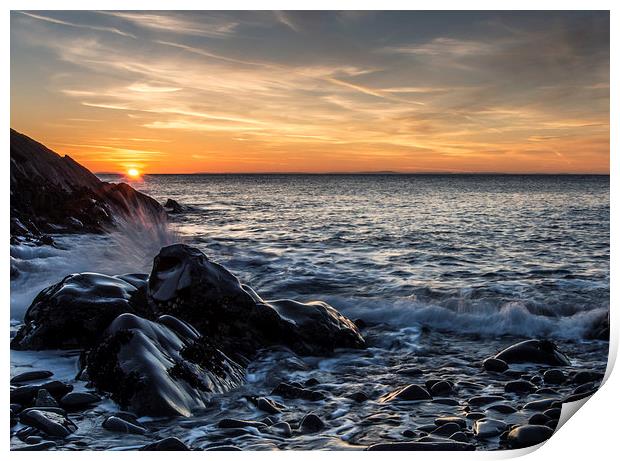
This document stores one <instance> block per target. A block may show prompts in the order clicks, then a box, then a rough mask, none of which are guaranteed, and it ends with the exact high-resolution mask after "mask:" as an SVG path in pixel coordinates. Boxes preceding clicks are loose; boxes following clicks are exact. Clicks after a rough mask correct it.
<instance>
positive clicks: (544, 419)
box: [527, 413, 549, 425]
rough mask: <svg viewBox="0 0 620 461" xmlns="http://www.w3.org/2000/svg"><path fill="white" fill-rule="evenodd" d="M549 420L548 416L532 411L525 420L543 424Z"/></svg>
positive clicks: (530, 422)
mask: <svg viewBox="0 0 620 461" xmlns="http://www.w3.org/2000/svg"><path fill="white" fill-rule="evenodd" d="M547 421H549V417H548V416H546V415H544V414H542V413H534V414H533V415H532V416H530V419H529V420H528V421H527V422H528V423H529V424H537V425H538V424H545V423H547Z"/></svg>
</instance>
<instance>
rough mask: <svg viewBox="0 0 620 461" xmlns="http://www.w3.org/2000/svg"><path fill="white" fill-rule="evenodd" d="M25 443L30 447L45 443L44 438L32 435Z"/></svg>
mask: <svg viewBox="0 0 620 461" xmlns="http://www.w3.org/2000/svg"><path fill="white" fill-rule="evenodd" d="M24 442H26V443H27V444H28V445H34V444H35V443H41V442H43V437H41V436H40V435H31V436H28V437H26V440H24Z"/></svg>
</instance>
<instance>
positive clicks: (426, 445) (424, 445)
mask: <svg viewBox="0 0 620 461" xmlns="http://www.w3.org/2000/svg"><path fill="white" fill-rule="evenodd" d="M475 449H476V447H475V446H474V445H472V444H470V443H463V442H456V441H448V440H447V441H445V442H387V443H377V444H375V445H371V446H369V447H368V448H367V449H366V450H367V451H474V450H475Z"/></svg>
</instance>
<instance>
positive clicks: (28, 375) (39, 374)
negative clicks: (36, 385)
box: [11, 370, 54, 384]
mask: <svg viewBox="0 0 620 461" xmlns="http://www.w3.org/2000/svg"><path fill="white" fill-rule="evenodd" d="M53 375H54V373H52V372H51V371H47V370H37V371H26V372H24V373H20V374H18V375H15V376H13V377H12V378H11V384H17V383H24V382H27V381H35V380H37V379H47V378H49V377H50V376H53Z"/></svg>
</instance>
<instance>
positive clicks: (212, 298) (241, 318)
mask: <svg viewBox="0 0 620 461" xmlns="http://www.w3.org/2000/svg"><path fill="white" fill-rule="evenodd" d="M147 296H148V301H149V305H150V306H151V309H152V310H153V311H154V312H155V313H156V314H158V315H161V314H170V315H174V316H175V317H178V318H180V319H182V320H185V321H187V322H189V323H190V324H192V325H194V326H195V327H196V328H197V329H198V330H199V331H200V332H201V333H202V334H204V335H205V336H207V337H208V338H209V339H210V340H211V341H213V343H214V344H217V345H218V347H219V348H220V349H221V350H223V351H224V352H229V353H231V354H233V353H241V354H244V355H248V356H251V355H253V354H254V353H255V352H256V350H258V349H259V348H262V347H266V346H271V345H284V346H286V347H289V348H290V349H292V350H293V351H295V352H296V353H298V354H312V355H320V354H325V353H331V352H333V350H334V349H335V348H338V347H353V348H361V347H364V345H365V344H364V340H363V338H362V336H361V335H360V333H359V330H358V329H357V327H356V326H355V325H354V324H353V322H351V321H350V320H349V319H347V318H346V317H344V316H342V315H341V314H340V313H339V312H338V311H337V310H336V309H334V308H333V307H331V306H329V305H328V304H326V303H323V302H318V301H317V302H310V303H306V304H304V303H299V302H296V301H292V300H277V301H271V302H269V301H264V300H262V299H261V298H260V297H259V296H258V295H257V294H256V293H255V292H253V290H249V289H248V290H246V289H244V287H243V286H242V285H241V283H240V282H239V280H238V279H237V277H235V276H234V275H233V274H231V273H230V272H229V271H228V270H226V268H224V267H223V266H221V265H219V264H217V263H215V262H212V261H210V260H209V259H208V258H207V257H206V256H205V255H204V254H203V253H202V252H201V251H200V250H198V249H196V248H192V247H190V246H187V245H182V244H177V245H171V246H168V247H164V248H162V249H161V251H160V253H159V254H158V255H157V256H156V257H155V261H154V263H153V269H152V271H151V275H150V276H149V284H148V290H147Z"/></svg>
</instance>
